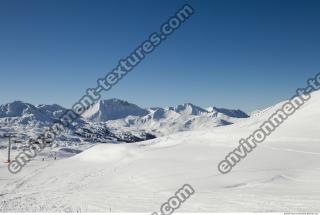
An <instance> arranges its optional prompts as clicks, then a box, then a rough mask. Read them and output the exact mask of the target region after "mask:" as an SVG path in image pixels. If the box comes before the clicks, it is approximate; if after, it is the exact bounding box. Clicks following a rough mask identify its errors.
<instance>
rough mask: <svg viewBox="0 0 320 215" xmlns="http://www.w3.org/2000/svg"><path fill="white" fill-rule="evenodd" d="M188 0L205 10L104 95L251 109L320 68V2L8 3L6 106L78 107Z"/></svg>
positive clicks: (1, 38)
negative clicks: (100, 80)
mask: <svg viewBox="0 0 320 215" xmlns="http://www.w3.org/2000/svg"><path fill="white" fill-rule="evenodd" d="M186 3H188V4H190V5H191V6H192V7H193V8H194V9H195V14H194V15H193V16H192V17H191V18H190V19H189V20H188V21H186V22H185V23H184V24H183V25H182V26H181V27H180V28H179V29H178V30H177V31H175V32H174V33H173V34H172V35H171V36H170V37H168V38H167V39H166V40H165V41H164V42H163V43H162V44H161V45H160V46H159V47H158V48H157V49H156V50H155V51H154V52H153V53H151V54H150V55H148V56H147V57H146V58H145V59H144V60H143V61H142V62H141V64H139V66H138V67H136V68H135V69H134V70H133V71H132V72H130V73H129V74H128V75H127V76H126V77H125V78H124V79H122V80H121V81H120V82H119V83H118V84H117V85H116V86H115V87H114V88H113V89H112V90H110V91H108V92H104V93H103V94H102V95H103V99H108V98H120V99H124V100H127V101H129V102H132V103H135V104H137V105H139V106H141V107H151V106H160V107H166V106H173V105H178V104H181V103H185V102H191V103H194V104H196V105H199V106H201V107H209V106H213V105H214V106H217V107H225V108H240V109H242V110H245V111H247V112H251V111H253V110H256V109H261V108H265V107H268V106H270V105H273V104H275V103H277V102H279V101H282V100H284V99H287V98H289V97H291V96H292V95H293V94H294V93H295V90H296V89H297V88H299V87H304V86H305V85H306V80H307V79H308V78H311V77H314V76H315V75H316V73H318V72H320V63H319V62H320V60H319V59H320V27H319V26H320V13H319V11H320V1H316V0H315V1H313V0H308V1H303V0H300V1H296V0H290V1H289V0H288V1H283V0H255V1H253V0H250V1H249V0H242V1H238V0H210V1H209V0H208V1H204V0H197V1H180V0H161V1H144V0H127V1H122V0H117V1H113V0H68V1H64V0H48V1H43V0H37V1H36V0H29V1H24V0H19V1H17V0H1V1H0V75H1V76H0V104H4V103H8V102H12V101H15V100H22V101H25V102H29V103H32V104H54V103H56V104H60V105H62V106H65V107H67V108H71V106H72V105H73V104H74V103H75V102H76V101H77V100H78V99H80V98H81V97H82V96H83V95H84V93H85V90H86V89H87V88H90V87H96V80H97V79H98V78H102V77H104V76H105V75H106V74H107V73H108V72H110V71H111V70H112V69H113V68H114V67H115V66H116V64H117V62H118V61H119V59H123V58H125V57H126V56H128V55H129V54H130V53H131V52H132V51H133V50H134V49H135V48H136V47H137V46H138V45H139V44H140V43H142V42H143V41H144V40H145V39H147V38H148V37H149V35H150V34H151V33H152V32H155V31H158V30H159V29H160V26H161V24H162V23H164V22H165V21H166V20H167V19H168V18H169V17H171V16H172V15H174V13H175V12H176V11H177V10H178V9H179V8H180V7H181V6H182V5H184V4H186Z"/></svg>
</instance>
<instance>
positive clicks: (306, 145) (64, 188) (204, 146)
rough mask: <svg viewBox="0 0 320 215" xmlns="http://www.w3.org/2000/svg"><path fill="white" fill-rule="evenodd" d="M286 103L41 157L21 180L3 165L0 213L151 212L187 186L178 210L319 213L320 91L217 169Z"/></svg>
mask: <svg viewBox="0 0 320 215" xmlns="http://www.w3.org/2000/svg"><path fill="white" fill-rule="evenodd" d="M281 105H282V103H280V104H277V105H275V106H272V107H271V108H269V109H266V110H265V111H263V112H259V113H256V114H254V115H252V116H251V117H250V118H247V119H243V120H240V121H237V122H235V123H234V124H232V125H227V126H222V127H209V128H205V127H204V128H202V129H199V130H196V131H186V132H179V133H175V134H172V135H166V136H163V137H160V138H157V139H153V140H149V141H144V142H139V143H132V144H98V145H95V146H93V147H91V148H89V149H87V150H84V152H82V153H79V154H76V155H74V156H71V157H70V156H67V157H65V158H64V157H63V156H62V155H61V156H60V157H59V159H58V160H48V161H41V160H40V159H36V160H33V161H31V162H30V163H29V164H28V165H27V166H26V167H25V168H24V169H23V170H22V172H20V173H18V174H16V175H12V174H10V173H9V172H8V170H7V167H6V164H4V163H1V164H0V211H2V212H39V211H42V212H62V211H64V212H150V213H151V212H153V211H159V207H160V205H161V204H163V203H164V202H166V201H167V200H168V198H169V197H171V196H172V195H174V193H175V192H176V191H177V190H178V189H179V188H180V187H182V185H184V184H186V183H188V184H190V185H192V186H193V188H194V189H195V191H196V192H195V194H194V195H193V196H191V197H190V199H188V200H186V202H184V203H183V205H182V206H181V208H180V209H179V212H306V211H308V212H315V211H320V199H319V196H320V142H319V141H320V132H319V130H320V123H319V122H320V108H319V107H320V92H314V93H312V98H311V100H310V101H308V102H307V103H306V104H305V105H304V106H303V107H301V109H299V110H298V111H297V112H296V113H295V114H294V115H292V116H291V117H290V118H289V119H287V120H286V121H285V122H284V123H283V124H282V125H281V126H280V127H279V128H278V129H277V130H276V131H275V132H274V133H273V134H271V135H270V136H269V137H268V138H267V140H266V141H265V142H263V143H261V144H259V145H258V147H257V148H256V149H255V150H254V151H253V152H251V153H250V154H249V155H248V156H247V157H246V158H245V159H244V160H242V161H241V162H240V163H239V164H238V165H237V166H236V167H235V168H234V169H233V170H232V171H231V172H230V173H229V174H227V175H222V174H221V173H219V172H218V170H217V165H218V163H219V162H220V161H221V160H222V159H224V157H225V156H226V155H227V154H228V153H229V152H230V151H232V150H233V149H234V148H235V147H237V145H238V140H239V139H240V138H243V137H247V136H249V135H250V134H251V133H252V132H253V131H254V130H255V129H257V128H258V127H259V126H260V125H261V124H262V123H263V122H264V120H266V119H267V118H268V116H270V115H271V114H272V113H274V112H275V111H276V110H277V109H278V108H280V107H281ZM153 114H155V115H157V114H160V115H161V114H162V113H161V112H160V113H153ZM165 114H170V117H173V118H174V117H176V115H175V114H174V113H170V112H166V113H165ZM171 114H172V115H171ZM154 117H156V116H154ZM178 117H179V116H178ZM5 156H6V151H4V150H0V159H1V160H2V161H3V160H5V158H6V157H5Z"/></svg>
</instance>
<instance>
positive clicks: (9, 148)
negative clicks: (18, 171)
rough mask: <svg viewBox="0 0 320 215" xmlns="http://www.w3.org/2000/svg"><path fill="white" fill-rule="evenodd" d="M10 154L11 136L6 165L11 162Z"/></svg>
mask: <svg viewBox="0 0 320 215" xmlns="http://www.w3.org/2000/svg"><path fill="white" fill-rule="evenodd" d="M10 153H11V135H9V147H8V163H10V162H11V160H10Z"/></svg>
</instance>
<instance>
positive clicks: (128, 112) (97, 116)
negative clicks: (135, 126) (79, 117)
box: [83, 99, 148, 122]
mask: <svg viewBox="0 0 320 215" xmlns="http://www.w3.org/2000/svg"><path fill="white" fill-rule="evenodd" d="M147 114H148V111H147V110H145V109H143V108H140V107H138V106H137V105H135V104H131V103H129V102H126V101H123V100H120V99H108V100H100V101H99V102H97V103H96V104H94V105H93V107H92V108H90V109H89V110H87V111H86V112H85V113H84V114H83V117H85V118H87V119H89V120H92V121H95V122H105V121H108V120H115V119H121V118H125V117H127V116H144V115H147Z"/></svg>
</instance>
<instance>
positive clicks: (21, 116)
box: [0, 99, 248, 142]
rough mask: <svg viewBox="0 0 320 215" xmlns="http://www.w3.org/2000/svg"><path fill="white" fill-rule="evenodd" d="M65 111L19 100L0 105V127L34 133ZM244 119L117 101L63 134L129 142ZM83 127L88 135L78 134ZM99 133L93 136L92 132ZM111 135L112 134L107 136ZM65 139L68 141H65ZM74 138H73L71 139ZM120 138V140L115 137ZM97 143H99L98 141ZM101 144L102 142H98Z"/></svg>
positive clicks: (238, 114) (223, 112) (236, 113)
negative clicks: (122, 137) (147, 106)
mask: <svg viewBox="0 0 320 215" xmlns="http://www.w3.org/2000/svg"><path fill="white" fill-rule="evenodd" d="M66 110H67V109H66V108H64V107H62V106H59V105H57V104H53V105H47V104H42V105H37V106H34V105H32V104H29V103H25V102H22V101H15V102H12V103H8V104H4V105H0V128H1V127H6V128H10V129H13V130H16V131H17V132H20V133H21V131H22V130H24V132H25V131H28V132H29V133H35V132H34V130H35V129H34V128H36V130H37V131H40V130H41V129H43V128H44V127H45V126H47V127H48V126H50V125H51V124H53V123H54V122H57V121H58V120H59V118H60V117H61V116H62V114H63V113H64V112H65V111H66ZM243 117H248V115H246V114H245V113H244V112H242V111H240V110H229V109H223V108H212V109H211V110H209V111H208V110H206V109H203V108H201V107H198V106H196V105H194V104H191V103H185V104H181V105H177V106H174V107H168V108H149V109H146V108H141V107H139V106H137V105H135V104H132V103H129V102H127V101H123V100H120V99H108V100H101V101H99V102H97V103H96V104H94V105H93V106H92V107H91V108H90V109H89V110H87V111H86V112H85V113H84V114H83V115H82V117H80V118H79V119H77V120H76V121H75V122H74V123H73V124H72V126H71V127H69V128H67V129H66V133H71V134H74V133H76V134H77V136H79V135H80V136H81V137H86V138H87V137H88V136H90V137H93V136H99V137H104V135H102V133H103V132H102V133H101V130H102V131H105V134H106V135H107V136H106V138H107V140H108V139H110V138H109V137H110V136H113V137H114V136H117V135H115V134H118V136H119V135H120V136H128V135H129V136H130V134H134V137H130V138H129V139H130V140H135V139H137V138H136V136H137V137H143V138H144V137H146V136H150V135H156V136H163V135H167V134H171V133H176V132H179V131H187V130H197V129H203V128H209V127H217V126H223V125H229V124H232V123H234V122H236V121H238V120H241V118H243ZM83 127H85V128H87V129H86V131H90V132H89V133H90V134H85V135H81V132H79V131H80V130H81V129H82V128H83ZM98 130H99V132H98V133H97V134H93V133H94V132H95V131H98ZM110 132H113V134H112V135H110ZM67 139H68V138H67ZM72 139H73V138H72ZM118 139H121V138H118ZM97 141H98V140H97ZM99 141H102V142H104V141H105V139H103V138H102V139H99Z"/></svg>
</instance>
